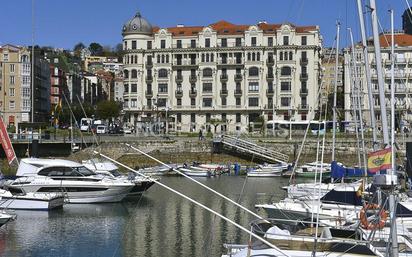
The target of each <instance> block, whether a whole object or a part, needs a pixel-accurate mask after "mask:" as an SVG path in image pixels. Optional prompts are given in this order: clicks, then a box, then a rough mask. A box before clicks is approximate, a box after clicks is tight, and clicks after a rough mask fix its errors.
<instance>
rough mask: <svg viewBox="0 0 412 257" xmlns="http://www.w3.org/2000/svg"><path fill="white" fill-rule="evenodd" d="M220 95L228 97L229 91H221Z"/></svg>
mask: <svg viewBox="0 0 412 257" xmlns="http://www.w3.org/2000/svg"><path fill="white" fill-rule="evenodd" d="M220 95H225V96H227V95H228V91H227V89H222V90H220Z"/></svg>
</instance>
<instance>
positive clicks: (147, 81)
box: [146, 75, 153, 83]
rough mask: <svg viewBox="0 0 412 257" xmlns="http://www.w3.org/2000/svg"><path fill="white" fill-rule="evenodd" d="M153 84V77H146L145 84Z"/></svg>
mask: <svg viewBox="0 0 412 257" xmlns="http://www.w3.org/2000/svg"><path fill="white" fill-rule="evenodd" d="M152 82H153V76H152V75H147V76H146V83H152Z"/></svg>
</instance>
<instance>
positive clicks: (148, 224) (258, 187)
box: [0, 177, 287, 257]
mask: <svg viewBox="0 0 412 257" xmlns="http://www.w3.org/2000/svg"><path fill="white" fill-rule="evenodd" d="M199 180H200V181H201V182H202V183H205V184H207V185H208V186H210V187H212V188H214V189H216V190H218V191H219V192H221V193H223V194H224V195H226V196H228V197H229V198H231V199H233V200H235V201H239V202H240V203H241V204H243V205H244V206H247V207H248V208H250V209H253V207H254V205H255V204H256V203H257V202H260V203H261V202H268V201H270V200H271V199H272V198H273V195H274V193H275V198H281V195H280V194H281V189H280V187H281V186H283V185H285V184H286V183H287V180H282V179H281V178H270V179H253V180H252V179H250V178H249V179H246V178H245V177H220V178H211V179H199ZM162 182H163V183H165V184H167V185H169V186H171V187H172V188H174V189H177V190H179V191H181V192H182V193H185V194H187V195H190V196H191V197H193V198H194V199H196V200H198V201H199V202H201V203H203V204H205V205H207V206H208V207H210V208H212V209H214V210H216V211H219V212H220V213H221V214H223V215H225V216H227V217H228V218H230V219H232V220H235V221H236V222H238V223H240V224H242V225H243V226H245V227H247V226H248V223H249V222H250V220H251V219H253V217H251V216H250V215H249V214H246V213H245V212H244V211H241V210H239V209H238V208H235V207H234V206H233V205H232V204H230V203H228V202H226V201H224V200H223V199H221V198H219V197H216V196H215V195H212V194H211V193H210V192H208V191H207V190H205V189H203V188H201V187H199V186H197V185H195V184H193V183H191V182H190V181H188V180H187V179H184V178H177V177H173V178H163V179H162ZM245 182H247V183H245ZM242 189H243V193H241V192H242ZM272 200H273V199H272ZM16 213H17V215H18V219H17V220H16V221H15V222H12V223H10V224H9V225H7V226H5V227H4V228H2V229H0V251H2V250H3V251H2V252H0V256H16V257H20V256H52V257H54V256H59V257H61V256H76V257H86V256H87V257H89V256H92V257H93V256H96V257H97V256H99V257H102V256H103V257H104V256H119V257H120V256H121V257H123V256H127V257H129V256H130V257H132V256H148V257H150V256H176V257H177V256H179V257H181V256H220V254H221V253H222V244H223V243H226V242H236V243H239V242H245V241H246V240H247V238H248V236H247V234H245V233H243V232H240V231H239V229H236V228H235V227H234V226H233V225H230V224H228V223H227V222H225V221H223V220H221V219H220V218H218V217H216V216H215V215H213V214H211V213H209V212H207V211H204V210H202V209H201V208H200V207H198V206H196V205H194V204H192V203H190V202H189V201H187V200H185V199H183V198H181V197H179V196H177V195H175V194H172V193H171V192H169V191H167V190H166V189H163V188H161V187H160V186H157V185H155V186H153V187H152V188H151V189H150V190H149V191H148V192H147V193H145V194H144V195H143V196H142V197H141V198H139V199H135V200H133V201H127V202H123V203H120V204H89V205H66V206H65V207H64V208H63V209H62V210H56V211H51V212H29V211H18V212H16Z"/></svg>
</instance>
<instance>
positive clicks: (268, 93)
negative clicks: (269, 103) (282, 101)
mask: <svg viewBox="0 0 412 257" xmlns="http://www.w3.org/2000/svg"><path fill="white" fill-rule="evenodd" d="M274 94H275V91H274V90H273V88H269V89H266V95H268V96H273V95H274Z"/></svg>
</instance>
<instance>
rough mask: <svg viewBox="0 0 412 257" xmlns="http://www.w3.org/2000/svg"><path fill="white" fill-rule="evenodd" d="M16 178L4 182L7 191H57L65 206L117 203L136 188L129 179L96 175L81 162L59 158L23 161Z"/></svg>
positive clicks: (27, 159)
mask: <svg viewBox="0 0 412 257" xmlns="http://www.w3.org/2000/svg"><path fill="white" fill-rule="evenodd" d="M16 176H17V178H16V179H15V180H9V181H6V186H7V187H8V188H10V190H16V189H20V190H22V191H24V192H27V193H38V192H41V193H56V192H59V193H63V194H64V196H65V198H66V199H67V202H68V203H103V202H119V201H121V200H123V198H124V197H126V196H127V195H128V194H129V193H130V191H131V190H132V189H133V187H134V186H135V183H133V182H130V181H128V180H117V179H113V178H109V177H106V176H99V175H97V174H96V173H95V172H93V171H91V170H89V169H88V168H86V167H85V166H84V165H82V164H80V163H77V162H73V161H68V160H62V159H39V158H25V159H22V160H21V161H20V165H19V168H18V170H17V173H16Z"/></svg>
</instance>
